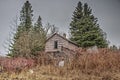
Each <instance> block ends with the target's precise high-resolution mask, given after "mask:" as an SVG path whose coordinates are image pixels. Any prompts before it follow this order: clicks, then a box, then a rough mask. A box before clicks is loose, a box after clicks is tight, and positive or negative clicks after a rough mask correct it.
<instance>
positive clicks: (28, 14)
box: [8, 1, 33, 57]
mask: <svg viewBox="0 0 120 80" xmlns="http://www.w3.org/2000/svg"><path fill="white" fill-rule="evenodd" d="M32 16H33V10H32V6H31V4H30V3H29V1H26V2H25V3H24V5H23V7H22V10H21V11H20V24H19V25H18V26H17V29H16V33H15V34H14V37H13V41H12V43H11V45H10V48H9V54H8V55H9V56H12V57H18V56H23V57H28V56H30V55H31V54H30V53H31V48H32V46H31V45H32V44H30V43H32V41H33V40H32V38H31V37H32V35H31V34H32Z"/></svg>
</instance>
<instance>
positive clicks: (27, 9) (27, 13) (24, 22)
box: [20, 1, 33, 31]
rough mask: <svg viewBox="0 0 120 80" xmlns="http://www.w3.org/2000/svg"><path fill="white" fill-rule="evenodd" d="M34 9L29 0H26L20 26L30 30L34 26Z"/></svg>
mask: <svg viewBox="0 0 120 80" xmlns="http://www.w3.org/2000/svg"><path fill="white" fill-rule="evenodd" d="M32 17H33V10H32V6H31V4H30V3H29V1H26V2H25V3H24V5H23V7H22V10H21V11H20V26H22V27H23V30H26V31H29V29H30V28H31V27H32Z"/></svg>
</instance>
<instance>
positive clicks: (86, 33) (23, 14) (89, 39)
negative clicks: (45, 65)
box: [8, 1, 108, 58]
mask: <svg viewBox="0 0 120 80" xmlns="http://www.w3.org/2000/svg"><path fill="white" fill-rule="evenodd" d="M33 16H34V15H33V10H32V5H31V4H30V2H29V1H26V2H25V3H24V5H23V7H22V9H21V11H20V17H19V21H20V23H19V24H17V25H16V26H15V27H16V30H15V33H14V36H13V38H12V40H11V42H10V44H9V53H8V56H11V57H26V58H36V57H37V55H38V52H39V51H44V48H45V41H46V39H47V37H48V36H49V35H50V34H54V33H55V32H58V28H57V27H55V26H54V25H51V24H49V23H48V24H47V25H46V26H43V24H42V18H41V16H38V19H37V20H36V22H35V23H33ZM13 27H14V26H13ZM70 35H71V37H70V40H71V41H73V42H75V43H77V44H78V45H79V47H90V46H98V47H107V46H108V43H107V40H106V34H105V32H103V30H102V29H100V27H99V25H98V23H97V18H95V17H94V15H93V14H92V9H91V8H90V7H89V6H88V4H87V3H85V4H82V3H81V2H78V5H77V7H76V9H75V11H74V12H73V17H72V21H71V23H70Z"/></svg>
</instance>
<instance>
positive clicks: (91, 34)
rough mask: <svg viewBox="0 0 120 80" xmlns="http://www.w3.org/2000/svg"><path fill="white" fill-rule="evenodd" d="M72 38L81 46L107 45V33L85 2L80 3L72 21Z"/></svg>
mask: <svg viewBox="0 0 120 80" xmlns="http://www.w3.org/2000/svg"><path fill="white" fill-rule="evenodd" d="M70 26H71V27H70V32H71V38H70V39H71V40H72V41H73V42H76V43H77V44H78V45H79V46H80V47H91V46H98V47H107V45H108V44H107V41H106V34H105V33H104V32H103V31H102V29H100V27H99V25H98V24H97V18H95V17H94V15H93V14H92V9H90V7H88V4H87V3H85V4H84V5H82V3H81V2H79V3H78V5H77V7H76V9H75V11H74V12H73V17H72V21H71V23H70Z"/></svg>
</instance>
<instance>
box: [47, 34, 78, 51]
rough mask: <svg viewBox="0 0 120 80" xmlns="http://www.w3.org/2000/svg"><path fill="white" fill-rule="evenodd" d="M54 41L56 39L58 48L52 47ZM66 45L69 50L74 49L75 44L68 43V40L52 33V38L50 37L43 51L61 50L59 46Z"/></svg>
mask: <svg viewBox="0 0 120 80" xmlns="http://www.w3.org/2000/svg"><path fill="white" fill-rule="evenodd" d="M54 41H58V48H57V49H54ZM62 46H63V47H66V48H68V49H71V50H75V49H76V48H77V46H75V45H74V44H72V43H70V42H69V41H67V40H65V39H63V38H62V37H60V36H58V35H54V36H53V37H52V38H50V39H49V40H48V41H47V42H46V45H45V52H54V51H61V48H62Z"/></svg>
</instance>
